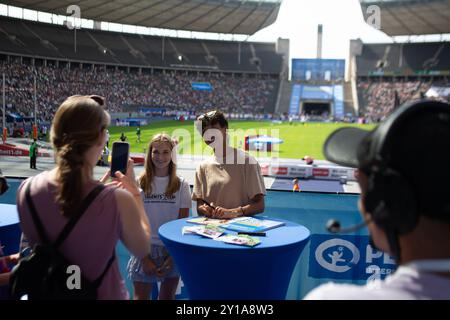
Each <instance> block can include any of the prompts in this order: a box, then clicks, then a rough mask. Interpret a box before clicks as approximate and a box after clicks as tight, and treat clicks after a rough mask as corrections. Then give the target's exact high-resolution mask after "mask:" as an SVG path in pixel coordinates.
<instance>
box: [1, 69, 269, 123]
mask: <svg viewBox="0 0 450 320" xmlns="http://www.w3.org/2000/svg"><path fill="white" fill-rule="evenodd" d="M2 73H5V78H6V79H5V80H6V105H7V108H8V109H7V111H9V112H14V113H17V114H19V115H21V116H30V115H33V113H34V74H36V87H37V90H36V92H37V95H36V103H37V118H38V121H41V122H42V121H49V120H51V119H52V117H53V115H54V113H55V111H56V107H57V106H58V105H59V104H60V103H61V102H62V100H63V99H64V97H68V96H71V95H75V94H88V93H96V94H98V95H101V96H104V97H105V98H106V101H107V104H106V108H107V110H108V111H109V112H121V111H123V110H124V108H125V107H126V106H145V107H158V108H166V109H168V110H183V111H195V113H197V114H199V113H201V112H203V111H204V110H209V109H211V108H218V109H221V110H224V111H225V112H227V113H247V112H252V113H264V110H265V108H267V107H270V106H269V104H271V103H273V102H271V99H270V96H271V95H276V92H275V91H276V90H277V81H278V80H268V79H255V78H244V77H236V78H235V77H232V76H231V75H221V74H211V75H197V74H194V75H193V74H189V75H187V74H186V73H185V72H182V73H181V72H178V73H177V72H166V73H154V74H149V73H140V74H139V73H138V72H137V71H134V72H130V73H128V72H127V71H124V70H111V69H105V68H104V67H96V68H89V69H84V68H83V69H79V68H77V69H69V68H58V67H56V66H36V68H34V67H33V66H31V65H26V64H20V63H6V62H4V63H2V64H0V74H2ZM192 82H208V83H209V84H210V85H211V87H212V88H213V89H212V90H211V91H199V90H193V89H192V84H191V83H192ZM271 109H273V106H272V108H271Z"/></svg>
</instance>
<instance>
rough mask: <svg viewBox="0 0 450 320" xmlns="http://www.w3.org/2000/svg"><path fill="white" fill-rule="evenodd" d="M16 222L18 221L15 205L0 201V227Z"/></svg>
mask: <svg viewBox="0 0 450 320" xmlns="http://www.w3.org/2000/svg"><path fill="white" fill-rule="evenodd" d="M16 223H19V214H18V213H17V207H16V205H15V204H3V203H0V228H1V227H6V226H9V225H12V224H16Z"/></svg>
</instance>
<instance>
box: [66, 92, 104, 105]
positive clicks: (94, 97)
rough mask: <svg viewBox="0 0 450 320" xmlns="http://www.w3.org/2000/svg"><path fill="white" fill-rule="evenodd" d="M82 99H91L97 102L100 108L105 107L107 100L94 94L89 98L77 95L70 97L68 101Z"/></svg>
mask: <svg viewBox="0 0 450 320" xmlns="http://www.w3.org/2000/svg"><path fill="white" fill-rule="evenodd" d="M81 97H87V98H91V99H92V100H94V101H95V102H97V103H98V104H99V105H100V106H104V105H105V98H104V97H102V96H98V95H96V94H92V95H89V96H82V95H79V94H76V95H73V96H70V97H69V98H67V99H73V98H81Z"/></svg>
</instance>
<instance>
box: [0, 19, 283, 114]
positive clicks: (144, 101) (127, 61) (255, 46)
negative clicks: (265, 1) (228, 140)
mask: <svg viewBox="0 0 450 320" xmlns="http://www.w3.org/2000/svg"><path fill="white" fill-rule="evenodd" d="M74 36H75V34H74V31H73V30H70V29H68V28H66V27H65V26H59V25H50V24H45V23H38V22H31V21H24V20H18V19H13V18H6V17H0V41H1V43H2V45H1V46H0V60H1V61H0V73H3V72H4V73H5V76H6V92H7V107H8V108H7V111H8V112H9V113H16V114H18V115H21V116H30V115H32V114H33V110H34V103H33V99H34V89H33V88H34V87H33V82H34V76H33V74H36V77H37V78H36V79H37V97H36V100H37V110H38V111H37V117H38V119H39V120H40V121H48V120H50V119H51V118H52V115H53V112H54V111H55V108H56V106H58V105H59V104H60V103H61V102H62V100H63V99H64V97H67V96H70V95H73V94H89V93H96V94H99V95H102V96H105V97H106V98H107V101H108V109H109V110H110V111H111V112H122V111H124V110H129V108H130V107H136V108H137V107H148V108H152V107H156V108H165V109H166V110H167V111H171V110H182V111H189V112H192V113H198V112H201V111H202V110H206V109H211V108H219V109H221V110H223V111H224V112H236V113H246V112H251V113H254V114H262V113H273V112H274V109H275V104H276V100H277V94H278V88H279V73H280V70H281V64H282V57H281V56H280V55H279V54H277V53H276V50H275V44H274V43H244V42H233V41H212V40H193V39H181V38H168V37H156V36H143V35H137V34H124V33H115V32H105V31H99V30H87V29H80V30H77V31H76V45H75V43H74ZM33 65H34V66H33ZM193 82H206V83H209V84H210V85H211V88H212V90H211V91H200V90H193V88H192V83H193Z"/></svg>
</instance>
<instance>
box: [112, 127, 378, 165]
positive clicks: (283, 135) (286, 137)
mask: <svg viewBox="0 0 450 320" xmlns="http://www.w3.org/2000/svg"><path fill="white" fill-rule="evenodd" d="M229 124H230V128H229V132H230V142H231V145H233V146H235V147H239V148H243V144H244V137H245V136H246V135H256V134H259V135H268V136H272V137H276V138H280V139H282V140H283V141H284V142H283V143H282V144H280V145H275V146H274V152H273V153H272V154H268V153H264V152H259V153H256V151H254V152H253V151H252V152H251V153H252V154H254V155H256V156H274V155H275V156H278V157H280V158H303V156H305V155H309V156H312V157H314V158H315V159H324V156H323V154H322V145H323V142H324V141H325V139H326V137H327V136H328V135H329V134H330V133H331V132H332V131H334V130H335V129H337V128H340V127H344V126H354V127H360V128H364V129H366V130H370V129H372V128H373V127H374V125H359V124H348V123H305V124H301V123H293V124H291V125H290V124H289V123H272V122H269V121H230V122H229ZM109 132H110V136H111V137H110V143H111V142H113V141H117V140H119V137H120V134H121V133H122V132H123V133H124V134H125V136H126V137H127V139H128V142H129V143H130V145H131V152H136V153H143V152H145V150H146V148H147V147H148V142H149V141H150V139H151V138H152V136H153V135H155V134H157V133H160V132H165V133H168V134H169V135H171V136H172V137H177V138H178V140H179V142H180V143H179V153H180V154H201V153H204V154H209V153H210V148H208V147H206V145H205V144H204V143H203V141H202V140H201V138H200V135H199V134H198V133H197V132H196V130H195V128H194V123H193V121H185V122H180V121H157V122H154V123H151V124H149V125H146V126H141V142H137V135H136V127H110V128H109Z"/></svg>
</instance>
